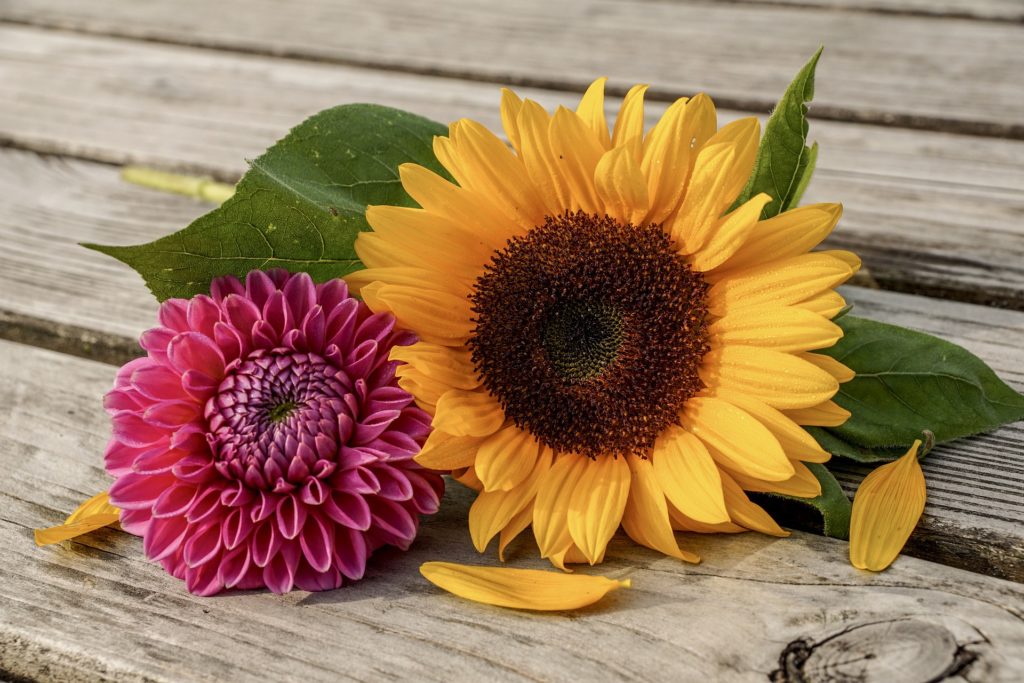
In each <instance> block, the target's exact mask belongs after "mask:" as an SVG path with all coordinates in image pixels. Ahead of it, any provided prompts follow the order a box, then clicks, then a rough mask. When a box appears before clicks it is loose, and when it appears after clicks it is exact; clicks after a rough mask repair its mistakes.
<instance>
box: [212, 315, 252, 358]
mask: <svg viewBox="0 0 1024 683" xmlns="http://www.w3.org/2000/svg"><path fill="white" fill-rule="evenodd" d="M247 329H248V328H247ZM248 337H249V335H248V334H247V335H246V336H245V338H243V337H242V335H241V334H240V333H239V331H238V330H236V329H235V328H234V327H232V326H231V325H228V324H226V323H222V322H218V323H215V324H214V326H213V341H214V342H215V343H216V344H217V347H218V348H219V349H220V352H221V353H222V354H223V355H224V358H225V360H228V361H230V360H232V359H235V358H241V357H243V356H246V355H248V353H249V344H248V341H247V340H248Z"/></svg>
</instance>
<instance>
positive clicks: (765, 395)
mask: <svg viewBox="0 0 1024 683" xmlns="http://www.w3.org/2000/svg"><path fill="white" fill-rule="evenodd" d="M700 375H701V378H702V379H703V380H704V383H705V384H706V385H707V386H709V387H712V388H716V387H721V388H723V389H727V390H731V391H735V392H738V393H745V394H748V395H750V396H753V397H755V398H757V399H759V400H761V401H763V402H765V403H767V404H768V405H770V406H772V407H773V408H779V409H787V408H809V407H810V406H813V405H817V404H819V403H821V402H822V401H827V400H828V399H830V398H832V397H833V396H835V394H836V392H837V391H839V382H838V381H836V378H835V377H833V376H832V375H830V374H829V373H828V372H826V371H825V370H822V369H821V368H819V367H818V366H817V365H814V364H813V363H808V362H807V361H805V360H803V359H801V358H798V357H796V356H794V355H792V354H788V353H780V352H778V351H772V350H771V349H762V348H760V347H757V346H738V345H732V346H724V347H722V348H720V349H717V350H714V351H711V352H709V353H708V354H707V355H706V356H705V357H704V363H703V365H702V366H701V368H700Z"/></svg>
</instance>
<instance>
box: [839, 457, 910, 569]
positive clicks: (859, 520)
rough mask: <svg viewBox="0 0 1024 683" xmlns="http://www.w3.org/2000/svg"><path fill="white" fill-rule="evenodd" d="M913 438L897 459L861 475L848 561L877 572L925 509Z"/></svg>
mask: <svg viewBox="0 0 1024 683" xmlns="http://www.w3.org/2000/svg"><path fill="white" fill-rule="evenodd" d="M920 447H921V441H920V440H918V441H915V442H914V445H913V446H911V447H910V450H908V451H907V452H906V454H905V455H904V456H903V457H901V458H900V459H899V460H896V461H894V462H891V463H888V464H886V465H882V466H881V467H878V468H876V469H875V470H873V471H872V472H871V473H870V474H868V476H866V477H864V481H862V482H861V484H860V486H859V487H858V488H857V493H856V495H855V496H854V499H853V514H852V516H851V518H850V564H852V565H853V566H854V567H857V568H858V569H867V570H870V571H873V572H880V571H882V570H883V569H885V568H886V567H888V566H889V565H890V564H892V563H893V561H894V560H895V559H896V557H897V556H898V555H899V554H900V551H901V550H903V546H904V545H906V543H907V539H908V538H910V534H911V532H913V531H914V527H916V526H917V522H918V520H919V519H921V513H923V512H924V502H925V498H926V495H927V493H926V487H925V481H924V473H923V472H922V471H921V463H920V462H918V459H917V451H918V449H919V448H920Z"/></svg>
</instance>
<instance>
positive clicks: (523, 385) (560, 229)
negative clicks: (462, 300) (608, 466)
mask: <svg viewBox="0 0 1024 683" xmlns="http://www.w3.org/2000/svg"><path fill="white" fill-rule="evenodd" d="M707 287H708V286H707V284H706V283H705V282H704V279H703V278H702V277H701V275H700V274H699V273H697V272H695V271H693V270H692V269H691V268H690V266H689V265H688V264H687V263H686V261H685V259H684V258H683V257H682V256H680V255H679V254H677V253H676V251H675V249H674V248H673V245H672V241H671V239H670V238H669V237H668V235H666V234H665V232H664V231H663V230H662V228H661V226H658V225H648V226H640V227H638V226H634V225H623V224H621V223H619V222H617V221H615V220H614V219H611V218H608V217H598V216H594V215H590V214H586V213H583V212H577V213H566V214H563V215H561V216H558V217H553V218H552V217H549V218H547V219H546V220H545V223H544V225H542V226H538V227H536V228H534V229H533V230H531V231H530V232H528V233H527V234H526V235H524V236H522V237H517V238H515V239H513V240H510V241H509V243H508V245H507V246H506V247H505V248H504V249H503V250H501V251H500V252H497V253H496V254H495V255H494V258H493V259H492V261H491V263H490V264H489V265H488V266H487V268H486V269H485V272H484V274H483V275H482V276H481V277H480V278H479V279H478V280H477V282H476V285H475V288H474V290H473V293H472V295H471V298H472V301H473V311H474V312H475V314H476V328H475V330H474V331H473V335H472V337H471V339H470V341H469V346H470V349H471V350H472V352H473V362H474V364H475V366H476V370H477V372H478V373H479V374H480V377H481V379H482V381H483V385H484V387H485V388H486V389H487V390H488V391H489V392H490V393H491V394H492V395H493V396H495V397H496V398H497V399H498V401H499V402H500V403H501V406H502V408H503V409H504V411H505V414H506V415H507V416H508V417H509V418H510V419H511V420H512V421H513V422H515V424H516V425H517V426H518V427H520V428H521V429H526V430H528V431H529V432H530V433H532V434H533V435H534V436H535V437H536V438H537V439H538V440H540V441H541V442H542V443H544V444H546V445H548V446H551V447H552V448H554V449H556V450H558V451H571V452H576V453H581V454H584V455H587V456H589V457H596V456H598V455H609V454H612V455H614V454H626V453H636V454H645V453H646V452H647V451H648V450H649V449H650V448H651V446H653V445H654V441H655V439H656V438H657V436H658V434H659V433H661V432H662V431H663V430H664V429H665V428H666V427H667V426H668V425H669V424H671V423H672V422H674V421H676V420H677V415H678V413H679V410H680V409H681V408H682V406H683V404H684V403H685V402H686V400H687V399H688V398H690V397H691V396H693V395H694V394H695V393H696V392H697V391H699V390H700V388H701V387H702V384H701V381H700V377H699V376H698V373H697V369H698V367H699V365H700V361H701V359H702V358H703V356H704V354H705V353H706V352H707V349H708V345H707V322H706V318H707V301H706V294H707Z"/></svg>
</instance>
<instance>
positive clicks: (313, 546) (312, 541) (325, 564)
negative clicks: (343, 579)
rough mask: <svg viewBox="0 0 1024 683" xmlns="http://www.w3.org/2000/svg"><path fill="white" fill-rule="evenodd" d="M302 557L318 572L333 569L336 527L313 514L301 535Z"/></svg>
mask: <svg viewBox="0 0 1024 683" xmlns="http://www.w3.org/2000/svg"><path fill="white" fill-rule="evenodd" d="M299 544H300V547H301V548H302V555H303V557H305V558H306V561H307V562H309V565H310V566H311V567H312V568H313V569H315V570H316V571H317V572H320V573H323V572H326V571H327V570H328V569H330V568H331V561H332V560H333V559H334V558H333V556H332V555H333V549H334V526H333V525H331V524H327V523H325V522H324V521H323V520H321V519H320V516H319V515H316V514H311V515H309V518H308V519H307V521H306V524H305V525H303V527H302V533H301V534H299Z"/></svg>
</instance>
